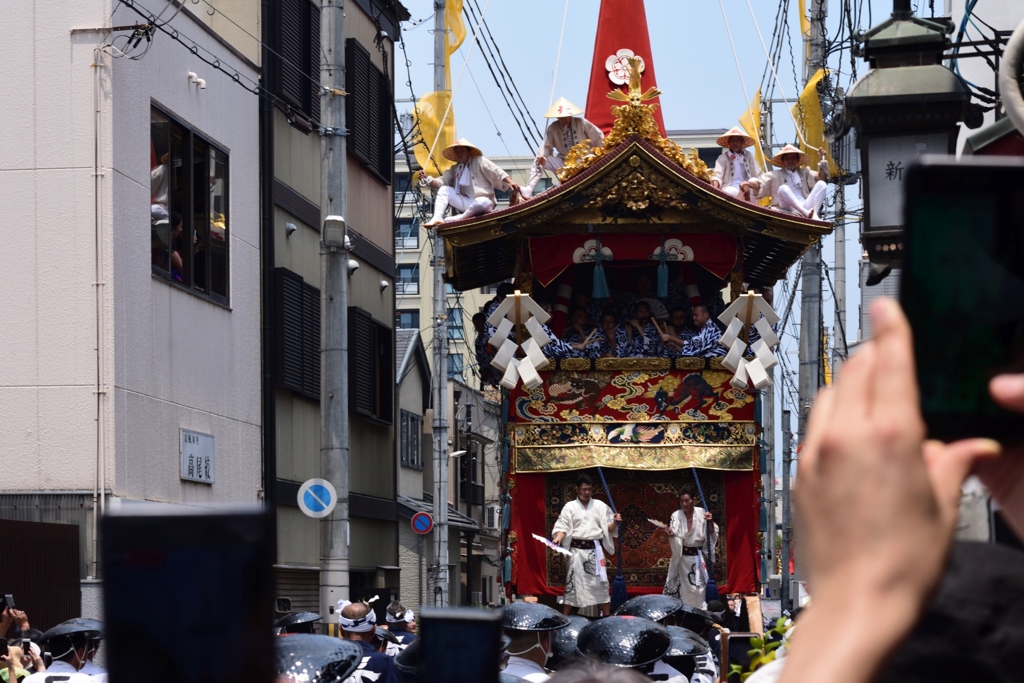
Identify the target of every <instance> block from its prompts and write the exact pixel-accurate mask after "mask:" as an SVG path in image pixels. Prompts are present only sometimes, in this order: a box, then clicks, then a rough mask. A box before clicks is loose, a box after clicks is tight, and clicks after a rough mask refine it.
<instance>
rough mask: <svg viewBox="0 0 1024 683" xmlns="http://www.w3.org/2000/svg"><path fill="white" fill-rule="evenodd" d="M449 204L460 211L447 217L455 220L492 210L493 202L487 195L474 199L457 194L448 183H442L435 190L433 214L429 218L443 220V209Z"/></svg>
mask: <svg viewBox="0 0 1024 683" xmlns="http://www.w3.org/2000/svg"><path fill="white" fill-rule="evenodd" d="M449 206H450V207H452V209H454V210H455V211H459V212H461V213H459V214H456V215H453V216H452V217H451V218H449V219H448V220H451V221H457V220H459V219H460V218H470V217H472V216H479V215H480V214H483V213H488V212H490V211H494V202H492V201H491V200H490V199H488V198H487V197H477V198H476V199H473V198H471V197H466V196H465V195H461V194H459V193H458V192H456V191H455V188H454V187H451V186H450V185H442V186H441V188H440V189H439V190H438V191H437V197H436V198H435V199H434V215H433V216H432V217H431V219H430V220H432V221H436V220H444V210H445V209H447V208H448V207H449Z"/></svg>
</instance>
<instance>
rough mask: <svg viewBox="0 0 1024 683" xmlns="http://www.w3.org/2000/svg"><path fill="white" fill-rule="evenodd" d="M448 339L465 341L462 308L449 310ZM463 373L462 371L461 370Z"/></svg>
mask: <svg viewBox="0 0 1024 683" xmlns="http://www.w3.org/2000/svg"><path fill="white" fill-rule="evenodd" d="M448 338H449V339H465V334H464V331H463V328H462V309H461V308H449V309H448ZM460 372H461V370H460Z"/></svg>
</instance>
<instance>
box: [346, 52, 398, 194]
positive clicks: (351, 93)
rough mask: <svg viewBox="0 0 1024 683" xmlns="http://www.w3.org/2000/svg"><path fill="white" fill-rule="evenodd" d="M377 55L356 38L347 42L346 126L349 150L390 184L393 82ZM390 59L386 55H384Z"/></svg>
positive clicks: (376, 175) (379, 178) (392, 163)
mask: <svg viewBox="0 0 1024 683" xmlns="http://www.w3.org/2000/svg"><path fill="white" fill-rule="evenodd" d="M378 55H379V53H378V52H377V50H376V48H374V56H373V57H371V56H370V52H369V51H368V50H367V49H366V48H365V47H363V46H362V45H361V44H360V43H359V41H358V40H356V39H355V38H349V39H348V40H346V41H345V90H346V92H348V95H346V97H345V123H346V125H347V126H348V151H349V154H351V155H352V156H353V157H355V158H356V159H358V160H359V161H360V162H361V163H362V165H363V167H364V168H365V169H366V170H367V171H369V173H370V174H371V175H373V176H375V177H376V178H377V179H378V180H380V181H381V182H382V183H384V184H385V185H390V184H391V175H392V170H393V167H394V125H393V124H394V114H393V107H394V104H393V102H392V95H391V83H390V82H389V81H388V78H387V76H385V75H384V73H383V72H382V71H381V70H380V69H379V68H378V67H377V66H376V65H375V64H374V63H373V62H374V60H375V59H376V58H377V56H378ZM382 57H383V59H385V60H386V59H388V57H387V55H383V56H382Z"/></svg>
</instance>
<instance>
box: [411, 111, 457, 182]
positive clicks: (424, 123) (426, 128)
mask: <svg viewBox="0 0 1024 683" xmlns="http://www.w3.org/2000/svg"><path fill="white" fill-rule="evenodd" d="M451 98H452V94H451V91H447V92H431V93H427V94H426V95H424V96H423V97H421V98H420V101H419V102H417V103H416V120H417V121H418V122H419V129H420V134H421V135H422V136H423V144H417V145H416V146H415V147H414V148H413V151H414V153H415V155H416V161H417V162H419V165H420V168H422V169H423V170H425V171H426V172H427V173H428V174H430V175H432V176H439V175H441V174H442V173H443V172H444V171H445V170H446V169H447V168H449V167H450V166H451V165H452V162H451V161H448V160H447V159H445V158H444V157H443V156H441V150H443V149H444V148H445V147H447V146H448V145H451V144H452V143H454V142H455V139H456V138H455V113H454V112H453V111H452V110H451V109H449V108H448V104H449V102H451ZM446 110H447V111H448V116H447V118H445V120H444V123H443V124H442V122H441V117H442V116H444V113H445V111H446ZM439 131H440V135H439V134H438V132H439ZM435 140H436V141H437V144H434V141H435ZM431 146H433V150H434V154H433V156H432V157H430V158H429V159H428V156H427V155H428V152H429V149H430V147H431Z"/></svg>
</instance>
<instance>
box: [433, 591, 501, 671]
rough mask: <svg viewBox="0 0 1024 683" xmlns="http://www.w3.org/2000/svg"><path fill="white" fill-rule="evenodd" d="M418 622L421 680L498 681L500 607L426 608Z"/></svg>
mask: <svg viewBox="0 0 1024 683" xmlns="http://www.w3.org/2000/svg"><path fill="white" fill-rule="evenodd" d="M420 623H421V635H420V637H421V638H422V639H423V648H422V652H423V659H422V661H421V664H420V677H419V680H420V682H421V683H498V666H499V659H500V654H499V653H500V650H501V647H500V645H501V610H482V609H470V608H456V609H439V608H432V607H425V608H423V609H422V610H421V611H420ZM453 652H457V653H458V656H457V657H453V656H452V653H453Z"/></svg>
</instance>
